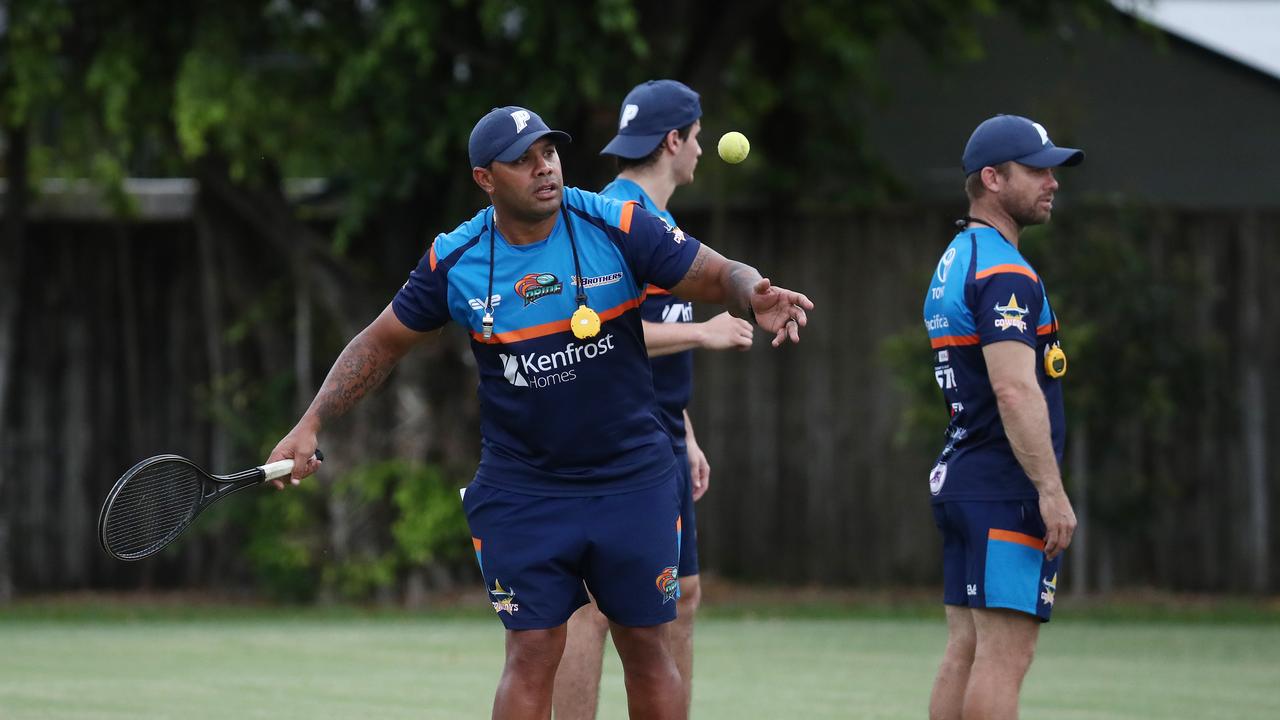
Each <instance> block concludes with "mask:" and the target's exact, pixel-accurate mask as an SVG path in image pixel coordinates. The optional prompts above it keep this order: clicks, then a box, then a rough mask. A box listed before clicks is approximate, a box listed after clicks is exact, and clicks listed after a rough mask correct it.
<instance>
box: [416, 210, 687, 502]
mask: <svg viewBox="0 0 1280 720" xmlns="http://www.w3.org/2000/svg"><path fill="white" fill-rule="evenodd" d="M566 222H567V223H569V224H570V225H571V229H570V227H567V226H566ZM571 230H572V238H573V240H575V241H576V244H577V252H578V258H579V261H580V263H581V267H582V277H578V275H577V274H576V273H575V272H574V260H573V250H572V247H571V245H570V232H571ZM491 234H492V235H491ZM490 247H492V248H493V250H492V254H491V253H490ZM698 247H699V243H698V241H697V240H696V239H694V238H692V237H688V236H686V235H684V233H682V232H680V231H679V230H678V229H675V228H672V227H671V226H669V225H668V224H667V223H665V222H663V221H662V220H661V219H659V218H657V217H655V216H654V215H652V214H650V213H649V212H648V211H646V210H645V209H644V208H641V207H639V206H638V205H637V204H636V203H633V202H627V203H624V202H619V201H616V200H612V199H609V198H605V197H602V196H600V195H596V194H594V193H589V192H584V191H582V190H578V189H576V188H565V190H564V209H563V211H562V212H561V213H560V214H559V215H558V217H557V220H556V224H555V227H554V229H553V230H552V231H551V234H550V235H549V236H548V237H547V238H546V239H545V240H541V241H538V242H535V243H531V244H528V245H511V244H509V243H508V242H507V241H506V240H505V239H504V238H503V236H502V233H501V232H500V231H499V230H498V229H497V228H496V227H495V224H494V210H493V208H492V207H489V208H485V209H484V210H481V211H480V212H479V213H477V214H476V216H475V217H473V218H471V219H470V220H468V221H466V222H464V223H463V224H462V225H460V226H459V227H458V228H457V229H456V230H454V231H453V232H450V233H447V234H441V235H439V236H438V237H436V239H435V241H434V242H432V243H431V246H430V248H429V249H428V250H427V253H426V255H424V256H423V258H422V260H421V262H420V263H419V264H418V267H417V268H416V269H415V270H414V271H413V272H411V273H410V274H409V280H408V281H407V282H406V283H405V284H404V287H403V288H401V290H400V292H399V293H397V294H396V296H395V299H394V300H393V301H392V309H393V311H394V312H395V315H396V317H397V318H399V320H400V322H402V323H404V324H405V326H407V327H409V328H411V329H413V330H417V331H422V332H425V331H428V330H433V329H435V328H438V327H440V326H442V325H444V324H445V323H446V322H448V321H449V320H453V321H454V322H457V323H458V324H459V325H461V326H462V327H463V328H465V329H466V330H467V331H468V332H469V333H470V335H471V351H472V353H473V354H474V356H475V361H476V367H477V369H478V371H479V375H480V385H479V390H478V392H479V395H480V426H481V453H480V466H479V469H478V470H477V471H476V479H477V480H480V481H482V482H484V483H487V484H489V485H493V486H496V487H499V488H503V489H506V490H511V491H514V492H525V493H531V494H535V495H565V496H573V495H579V496H585V495H604V494H611V493H621V492H629V491H632V490H638V489H642V488H645V487H650V486H653V485H657V484H659V483H662V482H666V481H668V480H669V479H670V476H671V473H672V471H673V468H674V465H675V456H674V454H673V453H672V450H671V441H670V440H669V438H668V435H667V431H666V430H665V429H664V428H663V426H662V424H661V422H660V421H659V420H658V417H657V415H658V409H657V403H656V400H655V398H654V391H653V379H652V373H651V371H650V368H649V359H648V356H647V355H646V353H645V345H644V331H643V329H642V328H641V325H640V304H641V302H642V300H643V299H644V290H645V287H646V286H648V285H649V284H650V283H652V284H655V285H658V286H659V287H671V286H672V285H675V284H676V283H678V282H679V281H680V280H681V279H683V277H684V275H685V273H686V272H687V271H688V269H689V266H690V265H691V264H692V263H693V259H694V256H695V255H697V252H698ZM491 259H492V261H493V262H492V272H493V282H492V295H491V296H490V293H489V273H490V267H491V265H490V260H491ZM579 286H582V287H583V289H584V290H585V292H586V294H587V304H588V305H589V306H590V307H591V308H592V309H593V310H595V311H596V312H597V313H598V314H599V315H600V320H601V327H600V332H599V333H598V334H597V335H595V336H594V337H591V338H587V339H583V340H580V339H578V338H577V337H575V336H574V334H573V333H572V332H571V331H570V328H569V318H570V317H571V316H572V315H573V313H574V311H575V310H576V309H577V303H576V301H575V295H576V293H577V290H578V287H579ZM486 299H488V303H487V304H488V305H489V307H490V308H491V309H492V313H493V319H494V326H493V334H492V337H490V338H489V339H487V340H486V339H485V337H484V333H483V325H482V320H483V317H484V314H485V306H486Z"/></svg>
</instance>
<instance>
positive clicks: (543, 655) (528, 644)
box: [506, 625, 565, 677]
mask: <svg viewBox="0 0 1280 720" xmlns="http://www.w3.org/2000/svg"><path fill="white" fill-rule="evenodd" d="M564 642H565V632H564V626H563V625H562V626H560V627H559V628H554V629H552V630H516V631H512V632H510V633H509V634H508V639H507V661H506V670H507V671H508V672H513V673H515V674H517V675H523V676H528V677H535V676H542V675H551V676H554V675H555V672H556V668H557V667H558V666H559V665H560V656H561V655H563V654H564Z"/></svg>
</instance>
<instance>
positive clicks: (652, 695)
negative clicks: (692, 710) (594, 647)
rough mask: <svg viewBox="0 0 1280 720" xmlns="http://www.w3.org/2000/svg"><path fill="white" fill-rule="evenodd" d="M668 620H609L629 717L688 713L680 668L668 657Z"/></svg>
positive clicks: (679, 717)
mask: <svg viewBox="0 0 1280 720" xmlns="http://www.w3.org/2000/svg"><path fill="white" fill-rule="evenodd" d="M670 624H671V623H664V624H662V625H653V626H650V627H626V626H623V625H619V624H617V623H610V631H611V632H612V634H613V644H614V645H615V646H617V648H618V656H619V657H620V658H622V673H623V676H624V677H625V678H626V684H627V712H628V717H630V718H631V720H683V718H687V717H688V716H689V709H688V708H687V707H686V706H685V703H684V695H683V694H682V693H681V683H680V672H679V671H678V670H677V669H676V663H675V661H674V660H673V659H672V657H671V651H670V643H671V639H670V637H669V635H670Z"/></svg>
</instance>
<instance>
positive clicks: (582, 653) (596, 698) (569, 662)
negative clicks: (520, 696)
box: [554, 603, 609, 720]
mask: <svg viewBox="0 0 1280 720" xmlns="http://www.w3.org/2000/svg"><path fill="white" fill-rule="evenodd" d="M608 631H609V621H608V620H607V619H606V618H605V616H604V615H603V614H602V613H601V612H600V610H599V608H597V607H596V604H595V603H591V604H589V605H583V606H582V607H580V608H578V611H577V612H575V613H574V614H573V617H571V618H569V633H568V640H567V642H566V643H565V648H564V657H563V658H562V659H561V660H560V669H559V670H558V671H556V684H555V701H554V703H555V711H556V714H555V716H556V720H594V718H595V716H596V706H597V705H598V704H599V702H600V665H601V663H602V662H603V661H604V636H605V633H607V632H608Z"/></svg>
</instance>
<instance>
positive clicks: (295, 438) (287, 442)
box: [267, 423, 322, 490]
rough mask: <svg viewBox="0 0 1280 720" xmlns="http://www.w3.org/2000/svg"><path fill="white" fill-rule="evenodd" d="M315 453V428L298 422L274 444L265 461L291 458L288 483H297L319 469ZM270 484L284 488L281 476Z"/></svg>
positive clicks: (280, 488)
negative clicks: (291, 468) (291, 466)
mask: <svg viewBox="0 0 1280 720" xmlns="http://www.w3.org/2000/svg"><path fill="white" fill-rule="evenodd" d="M315 455H316V432H315V430H312V429H311V428H310V427H308V426H306V425H304V424H303V423H298V424H297V425H296V426H294V428H293V429H292V430H290V431H289V434H288V435H285V436H284V439H282V440H281V441H280V442H279V443H277V444H276V449H275V450H272V451H271V455H270V457H268V458H267V462H268V463H273V462H276V461H277V460H285V459H292V460H293V473H291V474H290V476H289V483H290V484H291V485H297V484H298V481H300V480H302V478H304V477H307V476H308V475H310V474H311V473H313V472H315V471H316V470H319V469H320V463H321V462H322V461H320V460H317V459H316V457H315ZM299 458H306V460H302V461H300V460H299ZM271 484H272V485H275V486H276V489H277V490H283V489H284V479H283V478H279V479H276V480H272V481H271Z"/></svg>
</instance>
